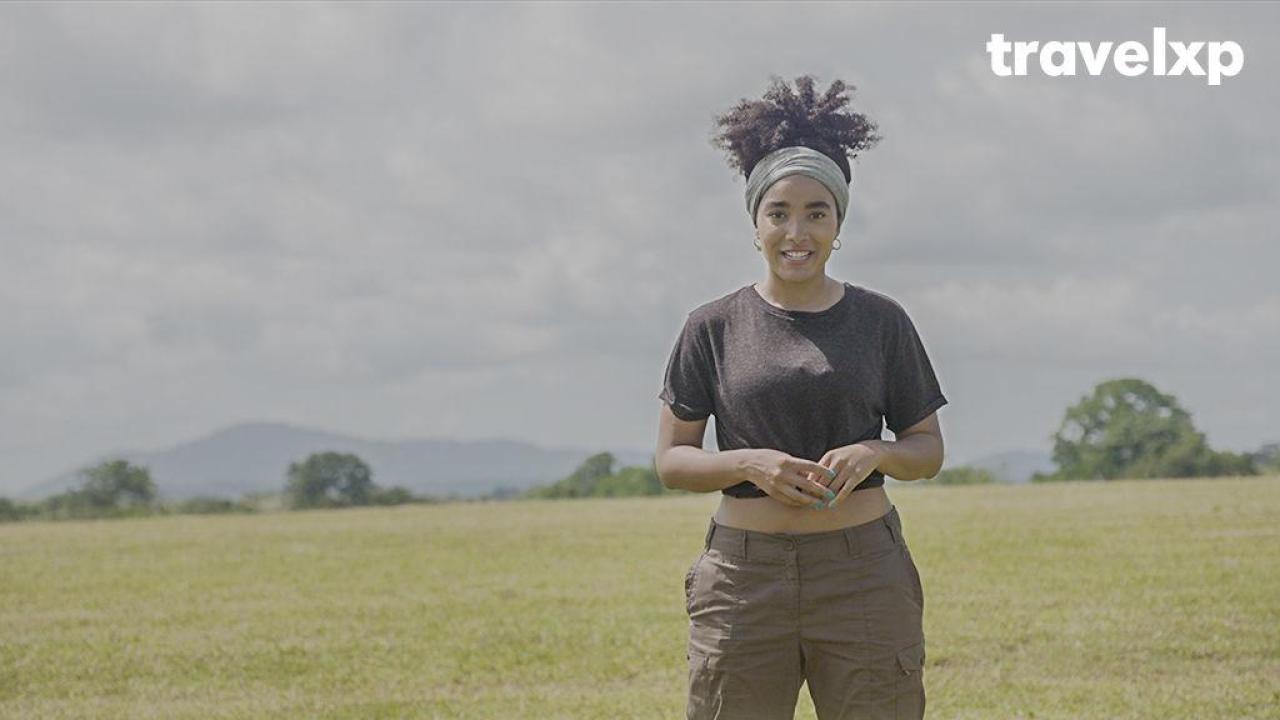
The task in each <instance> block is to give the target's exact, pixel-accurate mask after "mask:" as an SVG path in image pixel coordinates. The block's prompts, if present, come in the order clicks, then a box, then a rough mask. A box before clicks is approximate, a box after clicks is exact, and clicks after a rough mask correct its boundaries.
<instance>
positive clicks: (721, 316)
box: [689, 285, 755, 326]
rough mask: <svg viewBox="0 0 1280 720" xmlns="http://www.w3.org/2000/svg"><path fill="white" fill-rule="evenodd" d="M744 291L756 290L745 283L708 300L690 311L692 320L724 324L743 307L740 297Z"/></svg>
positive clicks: (708, 323)
mask: <svg viewBox="0 0 1280 720" xmlns="http://www.w3.org/2000/svg"><path fill="white" fill-rule="evenodd" d="M744 291H751V292H755V291H754V290H751V286H750V285H744V286H742V287H740V288H737V289H734V290H731V291H729V292H727V293H725V294H723V295H720V296H719V297H716V298H713V299H711V300H708V301H706V302H704V303H702V304H701V305H698V306H696V307H694V308H693V309H692V310H690V311H689V319H690V321H692V322H694V323H696V324H699V325H703V326H708V325H718V324H723V323H724V322H726V321H727V320H728V319H729V318H730V317H732V316H733V314H734V312H736V311H738V310H740V309H741V307H742V305H741V302H740V299H741V297H742V293H743V292H744Z"/></svg>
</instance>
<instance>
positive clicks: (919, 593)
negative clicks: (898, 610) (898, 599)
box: [902, 545, 924, 612]
mask: <svg viewBox="0 0 1280 720" xmlns="http://www.w3.org/2000/svg"><path fill="white" fill-rule="evenodd" d="M902 555H903V558H904V559H905V560H906V563H907V575H908V577H909V578H910V580H911V591H912V592H913V593H914V594H915V599H916V605H918V606H920V611H921V612H924V586H923V585H922V584H921V583H920V569H919V568H917V567H916V561H915V559H914V558H912V557H911V550H910V549H909V548H907V546H906V545H903V546H902Z"/></svg>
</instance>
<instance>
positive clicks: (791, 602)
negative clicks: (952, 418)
mask: <svg viewBox="0 0 1280 720" xmlns="http://www.w3.org/2000/svg"><path fill="white" fill-rule="evenodd" d="M796 87H797V88H798V90H799V92H798V93H796V92H793V91H792V90H791V89H790V88H789V87H787V86H786V84H785V83H783V82H781V80H780V79H778V78H774V80H773V85H772V87H771V88H770V89H769V91H768V92H767V93H766V94H765V96H764V99H763V100H758V101H746V100H744V101H742V102H741V103H740V104H739V105H738V106H737V107H735V108H734V109H733V110H732V111H730V112H729V113H727V114H726V115H724V116H722V117H720V118H718V120H717V122H718V124H719V125H720V126H722V127H723V128H724V132H723V133H722V134H721V135H720V136H719V137H717V138H716V139H715V141H716V143H717V145H718V146H720V147H723V148H725V149H726V150H728V151H729V154H730V163H731V165H733V167H735V168H736V169H737V170H739V171H741V172H742V173H743V174H744V175H745V176H746V178H747V188H746V199H747V209H748V212H749V213H750V216H751V218H752V222H753V223H754V225H755V227H756V243H755V245H756V249H757V250H758V251H759V252H761V253H763V255H764V259H765V266H766V269H767V271H768V272H767V273H766V275H765V276H764V279H763V280H762V281H761V282H758V283H754V284H751V285H746V286H744V287H742V288H740V289H738V290H736V291H734V292H732V293H730V294H728V295H725V296H722V297H720V298H717V299H715V300H712V301H711V302H708V303H705V304H703V305H701V306H699V307H697V308H695V309H694V310H693V311H692V312H690V313H689V315H688V317H687V319H686V321H685V325H684V328H683V330H682V332H681V335H680V338H679V340H678V341H677V342H676V345H675V347H674V348H673V350H672V353H671V357H670V360H669V361H668V364H667V369H666V377H665V382H664V386H663V390H662V392H661V393H660V394H659V397H660V398H662V400H663V401H664V404H663V406H662V409H661V419H660V423H659V431H658V450H657V454H656V457H655V462H656V465H657V471H658V474H659V476H660V477H661V478H662V482H663V484H664V485H665V486H667V487H671V488H683V489H685V490H690V491H693V492H715V491H717V490H718V491H720V492H721V499H720V505H719V507H718V508H717V509H716V512H715V514H714V515H713V517H712V518H711V521H710V524H709V526H708V529H707V535H706V538H705V542H704V546H703V553H702V554H701V555H700V556H699V557H698V559H697V560H696V561H695V562H694V564H693V566H692V567H691V568H690V569H689V572H688V573H687V575H686V577H685V596H686V601H687V608H686V609H687V610H688V613H689V619H690V632H689V645H688V659H689V697H688V709H687V716H688V718H690V719H693V718H730V719H731V720H740V719H742V718H791V717H793V714H794V712H795V704H796V700H797V698H798V695H799V690H800V685H801V684H802V683H803V682H808V685H809V692H810V694H811V696H812V697H813V702H814V706H815V709H816V710H817V714H818V717H819V718H820V720H835V719H837V718H850V719H852V718H857V719H859V720H870V719H878V718H921V717H923V715H924V706H925V696H924V685H923V666H924V660H925V645H924V630H923V624H922V619H923V611H924V593H923V588H922V586H921V583H920V576H919V573H918V571H917V570H916V566H915V563H914V561H913V560H912V557H911V553H910V550H909V549H908V547H907V544H906V540H905V538H904V536H903V533H902V525H901V521H900V520H899V518H898V513H897V508H896V507H894V506H893V505H892V504H891V503H890V502H889V499H888V496H887V495H886V494H885V490H884V487H883V485H884V474H889V475H892V476H893V477H895V478H898V479H901V480H913V479H918V478H924V477H932V476H933V475H936V474H937V472H938V470H939V468H940V467H941V465H942V454H943V446H942V435H941V430H940V429H939V426H938V420H937V415H936V411H937V410H938V408H940V407H942V406H943V405H944V404H946V403H947V399H946V398H945V397H944V396H943V394H942V391H941V389H940V387H939V385H938V381H937V378H936V377H935V375H934V372H933V369H932V366H931V365H930V362H929V359H928V356H927V355H926V353H925V350H924V345H923V344H922V343H921V341H920V337H919V335H918V334H917V333H916V330H915V328H914V326H913V325H912V322H911V320H910V318H909V317H908V316H907V314H906V312H905V311H904V310H903V308H902V307H901V306H900V305H899V304H898V303H897V302H896V301H894V300H892V299H890V298H889V297H887V296H885V295H883V294H881V293H878V292H876V291H873V290H869V289H867V288H863V287H860V286H858V285H853V284H850V283H848V282H840V281H837V280H834V279H832V278H830V277H828V276H827V274H826V263H827V260H828V259H829V258H830V256H831V253H832V252H833V251H834V250H835V249H838V248H840V247H841V243H840V242H839V240H838V238H837V235H838V233H839V231H840V226H841V224H842V223H843V221H844V218H845V212H846V210H847V208H848V184H849V182H850V181H851V179H852V172H851V170H850V167H849V161H848V157H847V156H846V155H847V154H848V155H850V156H853V157H856V155H857V151H858V150H862V149H865V148H867V147H870V146H871V145H873V144H874V143H875V142H877V141H878V140H879V139H880V138H879V137H878V136H876V135H875V132H874V131H875V129H876V128H875V125H874V124H872V123H871V122H869V121H868V120H867V119H866V118H865V117H864V116H862V115H860V114H856V113H851V114H845V113H840V112H838V111H839V110H840V109H841V108H842V107H843V106H844V105H846V104H847V103H848V98H847V97H844V96H843V95H842V94H843V93H844V91H845V87H846V86H845V85H844V83H842V82H840V81H839V80H837V81H835V82H834V83H832V85H831V88H830V89H829V90H828V91H827V92H826V93H825V94H824V95H823V96H822V97H821V98H817V97H816V96H815V94H814V92H813V80H812V78H809V77H800V78H797V81H796ZM711 414H714V415H715V417H716V439H717V443H718V445H719V449H720V452H718V453H710V452H706V451H704V450H702V438H703V432H704V430H705V428H706V422H707V417H708V416H709V415H711ZM886 425H887V427H888V428H889V430H891V431H892V432H893V433H894V440H892V441H887V440H882V439H881V429H882V427H883V426H886Z"/></svg>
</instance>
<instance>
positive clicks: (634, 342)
mask: <svg viewBox="0 0 1280 720" xmlns="http://www.w3.org/2000/svg"><path fill="white" fill-rule="evenodd" d="M1157 26H1159V27H1165V28H1167V31H1166V33H1167V38H1168V39H1169V40H1174V41H1180V42H1188V43H1189V42H1193V41H1206V42H1207V41H1219V42H1220V41H1227V40H1230V41H1234V42H1236V43H1238V44H1239V45H1240V46H1241V48H1242V50H1243V54H1244V58H1245V60H1244V65H1243V67H1242V69H1241V70H1240V72H1239V73H1238V74H1237V75H1236V76H1234V77H1225V78H1223V79H1222V82H1221V84H1220V85H1216V86H1214V85H1210V84H1208V82H1207V78H1205V77H1197V76H1192V75H1190V74H1185V73H1184V74H1183V75H1180V76H1164V77H1159V76H1155V75H1153V74H1151V73H1147V74H1144V75H1140V76H1136V77H1125V76H1123V75H1120V74H1119V73H1117V72H1116V71H1115V70H1114V68H1112V67H1108V69H1107V71H1105V72H1103V74H1101V75H1099V76H1096V77H1095V76H1090V75H1087V74H1085V72H1084V70H1083V67H1081V70H1080V72H1079V73H1078V74H1077V75H1076V76H1074V77H1049V76H1046V75H1044V74H1043V73H1042V72H1041V71H1040V70H1039V68H1038V67H1037V66H1036V63H1035V62H1034V60H1033V62H1032V64H1031V68H1030V71H1029V73H1028V74H1027V75H1026V76H1025V77H998V76H997V75H996V74H995V73H993V72H992V68H991V58H990V57H989V56H988V54H987V51H986V49H985V44H986V43H987V41H988V40H989V39H990V36H991V34H992V33H1002V34H1004V36H1005V38H1006V39H1007V40H1010V41H1014V40H1022V41H1031V40H1036V41H1039V42H1047V41H1051V40H1061V41H1081V42H1089V43H1093V44H1095V45H1096V44H1097V43H1100V42H1102V41H1108V40H1109V41H1114V42H1117V43H1118V42H1121V41H1125V40H1135V41H1139V42H1142V43H1143V44H1144V45H1146V46H1148V47H1150V46H1151V45H1152V44H1153V41H1152V34H1153V28H1154V27H1157ZM1278 31H1280V5H1275V4H1263V3H1258V4H1230V3H1218V2H1215V3H1203V4H1198V5H1197V4H1160V3H1141V4H1131V5H1119V4H1089V5H1076V4H1070V3H1058V4H1045V5H1030V4H1026V5H1011V4H969V5H965V4H961V3H937V4H893V5H887V4H884V5H881V4H856V5H838V4H808V5H806V4H799V3H788V4H766V3H751V4H731V3H708V4H678V5H677V4H613V3H609V4H604V3H601V4H590V3H571V4H540V5H535V4H496V3H495V4H473V5H466V6H463V5H451V4H420V5H409V4H387V5H371V4H347V5H322V4H315V5H313V4H301V3H288V4H272V5H265V4H253V5H250V4H230V3H228V4H221V5H195V4H181V5H179V4H176V3H175V4H137V5H126V4H113V5H107V4H89V3H86V4H69V3H66V4H53V3H50V4H39V5H37V4H30V5H19V4H6V5H4V6H3V7H0V156H3V158H4V162H3V163H0V337H3V352H0V458H3V463H2V464H0V494H5V493H9V492H14V491H16V490H17V489H19V488H22V487H25V486H28V485H30V484H33V483H35V482H37V481H40V480H43V479H45V478H47V477H49V476H52V475H55V474H58V473H61V472H63V471H66V470H68V469H70V468H72V467H75V466H78V465H80V464H82V463H84V462H87V461H89V460H91V459H93V458H94V457H96V456H98V455H100V454H102V453H107V452H112V451H117V450H123V449H138V450H149V449H160V448H163V447H167V446H169V445H173V444H176V443H179V442H183V441H187V440H190V439H193V438H196V437H198V436H201V435H204V434H206V433H209V432H212V431H214V430H216V429H219V428H221V427H223V426H226V425H229V424H232V423H236V422H242V421H280V422H288V423H293V424H299V425H305V426H309V427H315V428H318V429H323V430H329V431H334V432H343V433H348V434H352V435H356V436H360V437H368V438H379V439H387V440H394V439H403V438H417V437H437V438H455V439H462V440H467V439H480V438H491V437H504V438H511V439H520V440H527V441H529V442H532V443H537V444H540V445H546V446H574V447H587V448H600V449H608V448H652V447H653V446H654V444H655V443H656V438H657V423H658V414H659V409H660V407H661V401H660V400H658V398H657V394H658V391H659V390H660V389H661V383H662V373H663V370H664V365H665V362H666V360H667V356H668V354H669V353H670V350H671V346H672V344H673V342H674V341H675V338H676V335H677V334H678V332H679V329H680V326H681V324H682V322H683V320H684V317H685V314H686V313H688V312H689V310H691V309H692V308H694V307H696V306H698V305H700V304H702V303H705V302H707V301H710V300H712V299H715V298H717V297H721V296H723V295H725V294H728V293H730V292H732V291H734V290H736V289H738V288H741V287H743V286H745V285H747V284H750V283H753V282H759V281H762V280H764V278H765V277H766V274H767V272H768V270H767V268H766V266H765V264H764V260H763V259H762V258H761V257H760V255H759V254H758V253H757V252H756V251H755V249H754V247H753V246H752V241H753V238H754V236H753V229H752V225H751V222H750V218H749V217H748V215H747V212H746V210H745V206H744V200H743V195H742V193H743V188H744V181H743V178H742V177H741V175H740V174H737V173H736V172H735V171H734V170H732V169H731V168H730V167H729V165H728V163H727V160H726V158H725V156H724V154H723V153H722V152H721V151H720V150H718V149H716V148H715V147H713V146H712V144H711V137H712V135H713V133H714V132H715V127H714V117H715V116H716V115H717V114H719V113H722V112H724V111H725V110H727V109H728V108H730V107H732V106H733V105H734V104H736V103H737V102H738V101H739V100H741V99H743V98H757V97H759V96H760V95H761V94H762V93H763V92H764V91H765V89H766V88H767V87H768V83H769V79H770V77H772V76H775V75H776V76H779V77H782V78H784V79H786V80H793V79H794V78H795V77H796V76H799V75H802V74H808V75H812V76H814V77H815V79H816V80H817V83H818V87H819V89H820V90H822V89H825V88H826V87H827V85H829V84H830V82H831V81H832V80H833V79H836V78H839V79H841V80H843V81H845V82H846V83H847V84H849V85H851V86H853V87H854V90H853V92H852V94H851V95H852V103H851V107H852V108H853V109H854V110H855V111H857V112H861V113H864V114H866V115H867V116H868V117H869V118H870V119H872V120H873V121H874V122H876V123H877V125H878V127H879V133H880V134H881V135H882V137H883V140H882V141H881V142H880V143H879V144H878V145H877V146H876V147H874V148H872V149H870V150H868V151H866V152H864V153H861V154H860V155H859V156H858V158H857V159H856V161H855V162H854V182H853V185H852V187H851V197H850V207H849V216H848V218H847V219H846V221H845V224H844V226H843V228H842V233H841V242H842V243H843V246H842V247H841V249H839V250H837V251H836V252H835V253H834V254H833V256H832V258H831V260H830V262H829V263H828V265H827V268H826V270H827V273H828V274H829V275H830V276H831V277H833V278H836V279H838V280H842V281H848V282H851V283H854V284H858V285H862V286H864V287H868V288H871V289H874V290H877V291H879V292H882V293H885V294H887V295H889V296H891V297H893V298H894V299H896V300H897V301H898V302H899V303H901V304H902V306H903V307H904V308H905V309H906V310H907V312H908V313H909V315H910V317H911V318H912V320H913V322H914V323H915V325H916V327H917V329H918V330H919V332H920V334H921V336H922V338H923V340H924V343H925V346H926V348H927V349H928V352H929V355H930V358H931V360H932V362H933V365H934V368H935V370H936V372H937V374H938V377H939V381H940V383H941V385H942V388H943V391H944V393H945V394H946V395H947V397H948V399H949V400H950V404H949V405H947V406H946V407H944V408H943V409H942V410H941V411H939V419H940V421H941V424H942V429H943V434H944V437H945V441H946V446H947V463H948V464H949V465H954V464H959V463H963V462H966V461H968V460H971V459H976V458H978V457H981V456H983V455H986V454H990V453H995V452H1001V451H1005V450H1016V449H1039V450H1045V451H1047V450H1048V449H1049V448H1050V445H1051V441H1050V437H1051V435H1052V434H1053V432H1054V431H1055V430H1056V429H1057V427H1058V426H1059V424H1060V423H1061V420H1062V416H1063V413H1064V411H1065V409H1066V408H1067V407H1068V406H1069V405H1071V404H1072V403H1074V402H1076V401H1078V400H1079V399H1080V398H1081V397H1082V396H1084V395H1086V394H1088V393H1089V392H1091V390H1092V388H1093V387H1094V385H1096V384H1097V383H1099V382H1101V381H1103V380H1106V379H1110V378H1113V377H1126V376H1135V377H1140V378H1143V379H1145V380H1147V381H1148V382H1151V383H1152V384H1154V385H1155V386H1156V387H1157V388H1158V389H1160V390H1161V391H1163V392H1166V393H1171V394H1173V395H1174V396H1175V397H1176V398H1177V399H1178V401H1179V403H1180V404H1181V405H1182V406H1183V407H1184V408H1186V409H1187V410H1188V411H1189V412H1190V413H1191V414H1192V419H1193V421H1194V422H1195V424H1196V426H1197V428H1199V429H1200V430H1202V431H1203V432H1205V434H1206V435H1207V437H1208V440H1209V442H1210V443H1211V444H1212V445H1213V446H1214V447H1217V448H1222V449H1231V450H1238V451H1239V450H1252V449H1256V448H1257V447H1258V446H1260V445H1261V444H1263V443H1267V442H1277V441H1280V410H1277V408H1278V407H1280V370H1277V368H1280V289H1277V288H1278V287H1280V285H1278V284H1277V283H1276V269H1277V268H1278V267H1280V245H1277V243H1276V242H1275V241H1274V240H1275V233H1276V231H1275V228H1276V227H1278V226H1280V210H1278V208H1280V203H1278V202H1277V201H1278V200H1280V189H1278V188H1280V157H1278V156H1280V143H1278V142H1277V141H1276V137H1275V133H1274V128H1275V127H1278V126H1280V95H1278V90H1277V88H1278V87H1280V83H1277V82H1275V77H1276V76H1277V74H1278V73H1280V60H1278V58H1277V47H1278V46H1280V41H1278V40H1277V39H1276V38H1277V37H1280V32H1278ZM1170 54H1171V55H1172V53H1170ZM1199 58H1200V60H1201V62H1202V63H1203V62H1206V60H1205V56H1204V54H1203V53H1201V54H1200V55H1199ZM712 432H713V431H712V429H711V428H710V426H709V430H708V443H709V446H711V445H712V441H711V438H712V437H713V435H712ZM886 437H891V436H890V435H889V434H888V433H886Z"/></svg>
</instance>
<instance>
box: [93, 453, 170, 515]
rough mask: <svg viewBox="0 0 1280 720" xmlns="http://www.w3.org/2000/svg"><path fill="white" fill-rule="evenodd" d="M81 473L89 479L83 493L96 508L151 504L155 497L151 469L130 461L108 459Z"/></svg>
mask: <svg viewBox="0 0 1280 720" xmlns="http://www.w3.org/2000/svg"><path fill="white" fill-rule="evenodd" d="M81 474H82V475H83V476H84V477H85V478H87V479H86V480H85V483H84V485H83V486H82V487H81V489H80V492H81V493H82V494H83V495H84V497H85V499H86V500H87V501H88V503H89V504H90V505H91V506H93V507H95V508H117V507H130V506H148V505H151V504H153V503H154V502H155V500H156V486H155V483H154V482H152V481H151V472H150V471H149V470H148V469H147V468H145V467H139V466H136V465H131V464H129V462H128V461H127V460H109V461H107V462H103V463H100V464H98V465H97V466H95V467H92V468H88V469H86V470H82V471H81Z"/></svg>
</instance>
